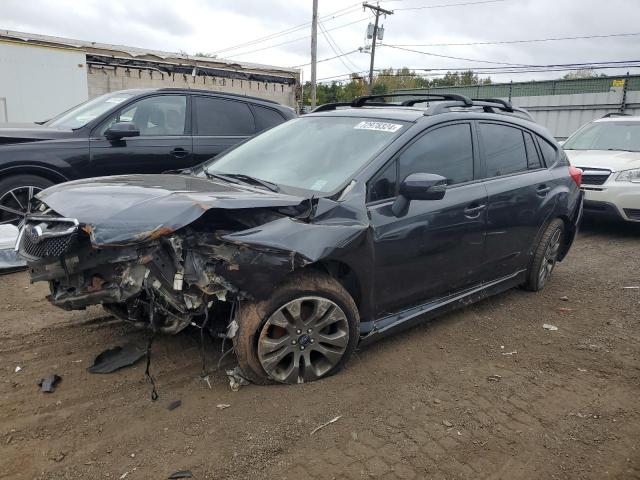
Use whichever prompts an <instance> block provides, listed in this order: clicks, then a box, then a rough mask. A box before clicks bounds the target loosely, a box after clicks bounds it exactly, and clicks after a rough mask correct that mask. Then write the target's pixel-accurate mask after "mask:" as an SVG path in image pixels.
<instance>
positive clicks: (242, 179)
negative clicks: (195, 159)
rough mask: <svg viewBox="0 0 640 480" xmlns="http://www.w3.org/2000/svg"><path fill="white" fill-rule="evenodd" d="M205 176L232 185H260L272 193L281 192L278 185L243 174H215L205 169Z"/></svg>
mask: <svg viewBox="0 0 640 480" xmlns="http://www.w3.org/2000/svg"><path fill="white" fill-rule="evenodd" d="M204 174H205V175H206V176H207V178H219V179H220V180H224V181H226V182H231V183H245V184H250V185H260V186H261V187H264V188H266V189H267V190H271V191H272V192H279V191H280V187H279V186H278V184H277V183H273V182H268V181H267V180H260V179H259V178H255V177H252V176H250V175H245V174H243V173H213V172H210V171H209V170H206V169H205V171H204Z"/></svg>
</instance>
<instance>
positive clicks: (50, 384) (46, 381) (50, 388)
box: [38, 373, 62, 393]
mask: <svg viewBox="0 0 640 480" xmlns="http://www.w3.org/2000/svg"><path fill="white" fill-rule="evenodd" d="M60 380H62V378H61V377H60V376H59V375H56V374H55V373H52V374H51V375H49V376H47V377H45V378H43V379H42V380H40V381H39V382H38V386H39V387H40V391H41V392H43V393H53V392H54V390H55V389H56V386H57V385H58V383H59V382H60Z"/></svg>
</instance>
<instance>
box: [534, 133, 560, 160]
mask: <svg viewBox="0 0 640 480" xmlns="http://www.w3.org/2000/svg"><path fill="white" fill-rule="evenodd" d="M538 145H540V151H541V152H542V158H544V163H546V164H547V167H550V166H552V165H553V164H554V163H556V162H557V161H558V158H559V156H558V150H556V147H554V146H553V145H551V144H550V143H549V142H547V141H546V140H545V139H544V138H542V137H538Z"/></svg>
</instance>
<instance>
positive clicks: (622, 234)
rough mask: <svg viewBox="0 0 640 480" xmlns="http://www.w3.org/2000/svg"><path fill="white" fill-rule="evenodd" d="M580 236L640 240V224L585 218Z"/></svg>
mask: <svg viewBox="0 0 640 480" xmlns="http://www.w3.org/2000/svg"><path fill="white" fill-rule="evenodd" d="M580 235H608V236H612V237H616V238H629V237H637V238H640V223H632V222H623V221H619V220H618V221H616V220H608V219H599V218H593V217H585V218H584V219H583V220H582V224H581V225H580Z"/></svg>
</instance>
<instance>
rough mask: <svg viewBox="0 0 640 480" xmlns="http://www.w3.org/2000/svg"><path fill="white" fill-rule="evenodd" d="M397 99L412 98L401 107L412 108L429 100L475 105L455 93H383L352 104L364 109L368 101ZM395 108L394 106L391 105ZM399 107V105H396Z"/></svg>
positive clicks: (359, 98) (354, 101) (360, 99)
mask: <svg viewBox="0 0 640 480" xmlns="http://www.w3.org/2000/svg"><path fill="white" fill-rule="evenodd" d="M387 97H392V98H397V97H411V100H406V101H404V102H402V104H401V106H405V107H407V106H411V105H413V104H414V103H419V102H426V101H428V100H429V99H433V100H457V101H459V102H462V103H464V104H465V105H467V106H471V105H473V102H472V101H471V99H470V98H469V97H465V96H464V95H456V94H453V93H442V94H440V93H383V94H380V95H365V96H363V97H358V98H356V99H355V100H353V102H351V104H352V105H351V106H352V107H364V106H365V104H366V103H367V100H373V99H376V98H387ZM415 97H420V99H416V98H415ZM423 99H424V100H423ZM389 105H391V106H393V104H389ZM395 106H397V105H395Z"/></svg>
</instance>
